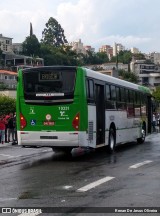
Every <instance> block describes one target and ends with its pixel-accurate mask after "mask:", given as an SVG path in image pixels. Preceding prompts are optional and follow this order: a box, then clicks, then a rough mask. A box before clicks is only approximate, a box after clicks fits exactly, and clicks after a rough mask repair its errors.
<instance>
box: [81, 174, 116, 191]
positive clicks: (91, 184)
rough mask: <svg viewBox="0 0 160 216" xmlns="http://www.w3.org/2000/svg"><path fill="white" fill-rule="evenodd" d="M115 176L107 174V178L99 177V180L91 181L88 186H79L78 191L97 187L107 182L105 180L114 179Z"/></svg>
mask: <svg viewBox="0 0 160 216" xmlns="http://www.w3.org/2000/svg"><path fill="white" fill-rule="evenodd" d="M114 178H115V177H110V176H107V177H105V178H102V179H99V180H98V181H95V182H92V183H90V184H88V185H86V186H84V187H81V188H79V189H78V190H77V191H78V192H85V191H88V190H90V189H92V188H95V187H96V186H99V185H100V184H103V183H105V182H107V181H110V180H112V179H114Z"/></svg>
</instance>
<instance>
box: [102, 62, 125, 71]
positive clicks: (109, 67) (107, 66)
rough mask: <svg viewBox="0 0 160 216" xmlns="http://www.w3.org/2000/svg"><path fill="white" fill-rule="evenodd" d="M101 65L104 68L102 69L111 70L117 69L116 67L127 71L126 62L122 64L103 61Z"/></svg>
mask: <svg viewBox="0 0 160 216" xmlns="http://www.w3.org/2000/svg"><path fill="white" fill-rule="evenodd" d="M101 67H102V68H103V69H104V70H112V69H115V68H116V69H117V67H118V70H125V71H128V64H123V63H118V64H117V63H116V62H109V63H104V64H102V65H101Z"/></svg>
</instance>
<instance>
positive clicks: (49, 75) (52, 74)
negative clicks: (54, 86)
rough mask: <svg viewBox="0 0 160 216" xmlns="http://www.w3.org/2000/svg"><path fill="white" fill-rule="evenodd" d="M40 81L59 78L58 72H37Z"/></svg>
mask: <svg viewBox="0 0 160 216" xmlns="http://www.w3.org/2000/svg"><path fill="white" fill-rule="evenodd" d="M39 77H40V81H54V80H59V74H58V73H55V72H45V73H43V72H42V73H40V74H39Z"/></svg>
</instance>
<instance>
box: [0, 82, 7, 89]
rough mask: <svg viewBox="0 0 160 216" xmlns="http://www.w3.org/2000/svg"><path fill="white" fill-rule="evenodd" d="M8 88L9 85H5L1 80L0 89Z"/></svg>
mask: <svg viewBox="0 0 160 216" xmlns="http://www.w3.org/2000/svg"><path fill="white" fill-rule="evenodd" d="M5 89H7V85H5V84H4V83H3V82H0V90H5Z"/></svg>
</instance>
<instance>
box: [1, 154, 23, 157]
mask: <svg viewBox="0 0 160 216" xmlns="http://www.w3.org/2000/svg"><path fill="white" fill-rule="evenodd" d="M0 156H3V157H9V158H17V157H22V155H17V156H13V155H7V154H0Z"/></svg>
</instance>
